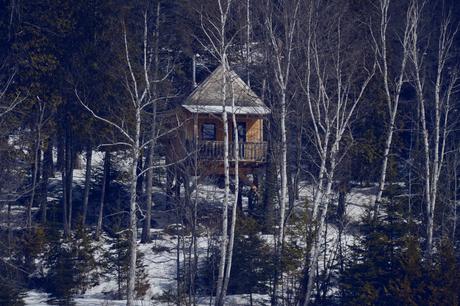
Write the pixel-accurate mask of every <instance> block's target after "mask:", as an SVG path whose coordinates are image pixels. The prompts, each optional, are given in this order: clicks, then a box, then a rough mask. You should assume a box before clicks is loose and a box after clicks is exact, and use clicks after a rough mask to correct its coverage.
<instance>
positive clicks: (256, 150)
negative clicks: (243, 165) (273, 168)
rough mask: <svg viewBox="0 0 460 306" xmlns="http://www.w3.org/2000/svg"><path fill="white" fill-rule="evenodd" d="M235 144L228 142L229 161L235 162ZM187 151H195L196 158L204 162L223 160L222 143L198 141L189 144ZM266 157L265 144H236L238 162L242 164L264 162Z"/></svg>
mask: <svg viewBox="0 0 460 306" xmlns="http://www.w3.org/2000/svg"><path fill="white" fill-rule="evenodd" d="M234 145H235V143H233V142H230V143H229V148H228V156H229V159H230V161H234V160H235V154H234V150H235V149H234ZM189 146H190V148H189V151H193V150H196V151H197V152H198V158H199V159H204V160H216V161H221V160H224V142H223V141H204V140H201V141H198V143H197V145H195V143H194V142H190V143H189ZM266 155H267V142H240V143H239V144H238V160H239V161H243V162H248V161H249V162H265V158H266Z"/></svg>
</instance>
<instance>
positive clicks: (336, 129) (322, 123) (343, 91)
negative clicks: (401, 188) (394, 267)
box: [299, 11, 376, 306]
mask: <svg viewBox="0 0 460 306" xmlns="http://www.w3.org/2000/svg"><path fill="white" fill-rule="evenodd" d="M312 16H313V12H312V11H311V12H310V15H309V21H308V34H307V42H306V63H305V64H306V76H305V81H304V83H303V84H301V85H302V88H303V90H304V92H305V96H306V100H307V101H306V102H307V104H308V110H309V113H310V117H311V120H312V125H313V135H312V139H313V140H314V143H315V147H316V150H317V152H318V157H319V169H318V174H317V175H318V176H317V179H316V191H315V194H314V198H313V204H312V224H313V240H312V246H311V248H310V250H309V255H308V257H307V261H306V263H305V270H304V271H305V275H304V281H305V282H306V284H305V283H304V284H303V287H302V290H301V292H300V296H299V304H301V305H304V306H306V305H308V304H309V302H310V298H311V296H312V293H313V287H314V286H313V285H314V282H313V280H314V274H315V271H316V269H317V265H318V256H319V251H320V250H319V248H320V240H321V235H323V233H324V227H325V222H326V215H327V211H328V206H329V204H330V202H331V200H332V197H333V193H332V187H333V183H334V179H335V172H336V169H337V165H338V163H339V161H340V160H341V155H340V154H341V153H340V148H341V146H342V140H343V136H344V135H345V132H346V131H347V130H348V129H349V127H350V124H351V118H352V117H353V115H354V113H355V111H356V108H357V106H358V104H359V103H360V102H361V100H362V97H363V94H364V92H365V90H366V88H367V85H368V84H369V82H370V80H371V79H372V78H373V76H374V72H375V67H376V66H375V63H374V66H373V68H372V69H371V70H367V68H366V66H363V67H362V69H361V70H360V72H362V73H367V77H366V78H365V79H364V80H363V81H361V83H360V84H359V85H358V86H357V87H356V88H354V86H353V85H354V84H352V82H351V81H350V80H351V79H352V78H351V77H350V73H353V72H350V71H346V70H344V68H343V67H344V58H343V55H342V49H341V48H342V46H341V28H340V26H341V25H340V22H339V24H338V25H337V33H336V35H337V39H338V42H337V43H336V50H335V56H334V58H331V59H327V58H326V61H324V60H320V57H321V56H323V55H322V54H321V51H320V50H319V49H318V47H319V46H320V41H318V37H317V36H316V33H315V32H314V31H313V30H312V29H313V19H312ZM328 61H330V62H331V63H332V67H331V70H332V71H334V73H333V74H331V75H326V72H325V71H327V69H326V68H325V67H327V66H325V65H327V63H328ZM331 79H334V80H335V82H333V81H331ZM326 80H328V81H326ZM313 82H315V83H316V91H317V93H316V95H315V96H313V95H312V92H314V90H313V88H312V83H313Z"/></svg>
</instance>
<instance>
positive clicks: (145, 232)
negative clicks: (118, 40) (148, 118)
mask: <svg viewBox="0 0 460 306" xmlns="http://www.w3.org/2000/svg"><path fill="white" fill-rule="evenodd" d="M160 11H161V6H160V1H158V3H157V7H156V17H155V18H156V27H155V31H154V33H153V36H154V50H153V52H154V56H153V57H154V62H153V65H154V71H153V75H154V76H153V77H154V80H157V79H158V68H159V67H158V65H159V36H160ZM156 94H157V93H156V85H155V83H154V84H153V86H152V91H151V95H152V98H153V99H155V97H156ZM152 108H153V109H152V122H151V131H150V140H149V141H150V146H149V156H148V165H147V167H148V168H147V169H148V170H147V186H146V190H145V193H146V194H145V196H146V197H147V200H146V206H147V207H146V213H145V220H144V227H143V229H142V239H141V242H143V243H147V242H150V241H151V237H150V228H151V220H152V206H153V198H152V194H153V192H152V191H153V190H152V188H153V165H154V162H153V161H154V156H155V145H156V138H157V103H156V102H155V101H154V102H153V105H152Z"/></svg>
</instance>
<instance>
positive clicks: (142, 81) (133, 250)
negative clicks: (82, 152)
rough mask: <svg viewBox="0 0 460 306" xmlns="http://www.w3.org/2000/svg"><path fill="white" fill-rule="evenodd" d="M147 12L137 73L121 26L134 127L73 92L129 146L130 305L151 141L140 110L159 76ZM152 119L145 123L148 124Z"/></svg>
mask: <svg viewBox="0 0 460 306" xmlns="http://www.w3.org/2000/svg"><path fill="white" fill-rule="evenodd" d="M148 17H149V16H148V12H147V11H146V12H145V13H144V28H143V30H144V35H143V41H142V51H141V52H140V53H141V54H142V61H141V62H142V66H141V68H140V73H137V72H136V71H135V69H134V67H133V65H132V63H133V59H132V57H131V55H130V52H129V44H128V33H127V30H126V28H124V29H123V42H124V51H125V54H124V55H125V60H126V65H127V69H126V71H127V76H128V77H127V78H126V79H125V85H126V88H127V91H128V94H129V95H128V97H129V100H128V101H127V102H126V110H128V111H129V112H130V113H131V115H132V117H133V119H134V121H133V126H134V127H133V128H131V129H130V128H129V127H128V126H127V125H125V124H124V123H123V122H121V123H117V122H115V121H113V120H109V119H106V118H104V117H101V116H99V115H97V114H96V113H95V112H94V111H93V110H92V109H91V108H90V107H88V106H87V105H86V104H85V102H84V101H83V100H82V99H81V98H80V96H79V95H78V91H77V90H75V94H76V97H77V99H78V100H79V101H80V103H81V104H82V105H83V106H84V107H85V109H86V110H87V111H89V112H90V113H91V114H92V115H93V116H94V117H95V118H96V119H98V120H100V121H102V122H104V123H106V124H107V125H109V126H111V127H112V128H114V129H115V130H116V131H118V132H119V133H120V135H121V137H123V138H124V141H118V142H117V143H116V144H117V145H124V146H126V147H127V148H128V149H129V153H130V157H131V160H130V163H129V185H130V203H129V227H128V229H127V230H128V232H129V252H128V254H129V255H128V257H129V260H128V279H127V294H126V295H127V301H126V305H128V306H132V305H134V301H135V284H136V259H137V243H138V242H137V216H136V215H137V211H138V203H137V195H136V188H137V179H138V176H139V175H143V174H144V173H145V171H148V170H149V169H146V170H144V171H142V172H141V173H139V174H137V163H138V161H139V158H140V154H141V150H142V149H144V148H145V147H146V146H147V145H150V144H151V142H152V141H153V140H152V139H149V140H146V141H144V142H141V132H142V129H143V127H144V125H146V123H144V122H143V120H142V112H143V110H144V109H145V108H146V107H148V106H150V105H152V103H154V100H153V99H152V94H151V91H152V83H153V82H157V81H158V80H152V77H151V76H150V69H151V60H152V59H151V58H150V56H148V54H150V53H149V52H150V51H149V48H150V44H149V40H148V39H149V27H148V23H147V21H148ZM150 124H151V122H149V123H148V124H147V126H150Z"/></svg>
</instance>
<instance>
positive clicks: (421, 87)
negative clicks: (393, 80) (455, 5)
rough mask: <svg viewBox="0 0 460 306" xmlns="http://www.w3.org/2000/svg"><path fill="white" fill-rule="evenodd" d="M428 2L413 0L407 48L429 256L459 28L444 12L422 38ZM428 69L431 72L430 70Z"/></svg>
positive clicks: (455, 73) (455, 76) (429, 254)
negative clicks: (416, 111)
mask: <svg viewBox="0 0 460 306" xmlns="http://www.w3.org/2000/svg"><path fill="white" fill-rule="evenodd" d="M427 5H428V4H427V2H425V1H423V2H421V3H419V2H417V1H414V2H413V3H412V6H411V10H410V18H411V19H410V22H411V32H410V51H409V52H410V60H411V64H412V70H413V73H412V77H413V85H414V87H415V90H416V93H417V100H418V101H417V102H418V107H419V114H420V115H419V120H420V126H421V134H422V143H423V160H424V185H425V186H424V189H425V190H424V193H425V194H424V196H425V199H424V200H425V204H426V205H425V210H426V218H427V219H426V220H427V222H426V255H427V257H428V258H429V259H431V257H432V253H433V235H434V234H433V233H434V217H435V208H436V204H437V200H438V189H439V186H438V184H439V179H440V176H441V172H442V168H443V163H444V159H445V154H446V143H447V140H448V137H449V134H450V132H451V130H450V120H451V116H450V115H451V114H450V112H451V110H452V100H453V98H454V97H453V96H454V94H455V90H456V87H457V86H458V81H459V78H458V68H457V63H456V61H455V60H456V58H455V57H454V54H455V51H456V50H455V48H454V39H455V37H456V35H457V32H458V24H456V23H454V21H453V20H452V15H451V12H448V13H445V14H444V17H443V18H442V20H441V22H440V24H439V28H438V29H437V31H435V32H434V35H435V37H436V39H435V40H434V44H433V45H431V44H430V41H429V40H426V39H423V38H422V35H423V34H424V33H423V32H422V29H423V24H422V18H423V17H424V16H425V14H424V11H425V7H426V6H427ZM426 8H427V9H429V8H431V7H428V6H427V7H426ZM431 63H432V64H433V65H432V66H430V64H431ZM431 69H432V70H433V71H434V73H431V71H430V70H431Z"/></svg>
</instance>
